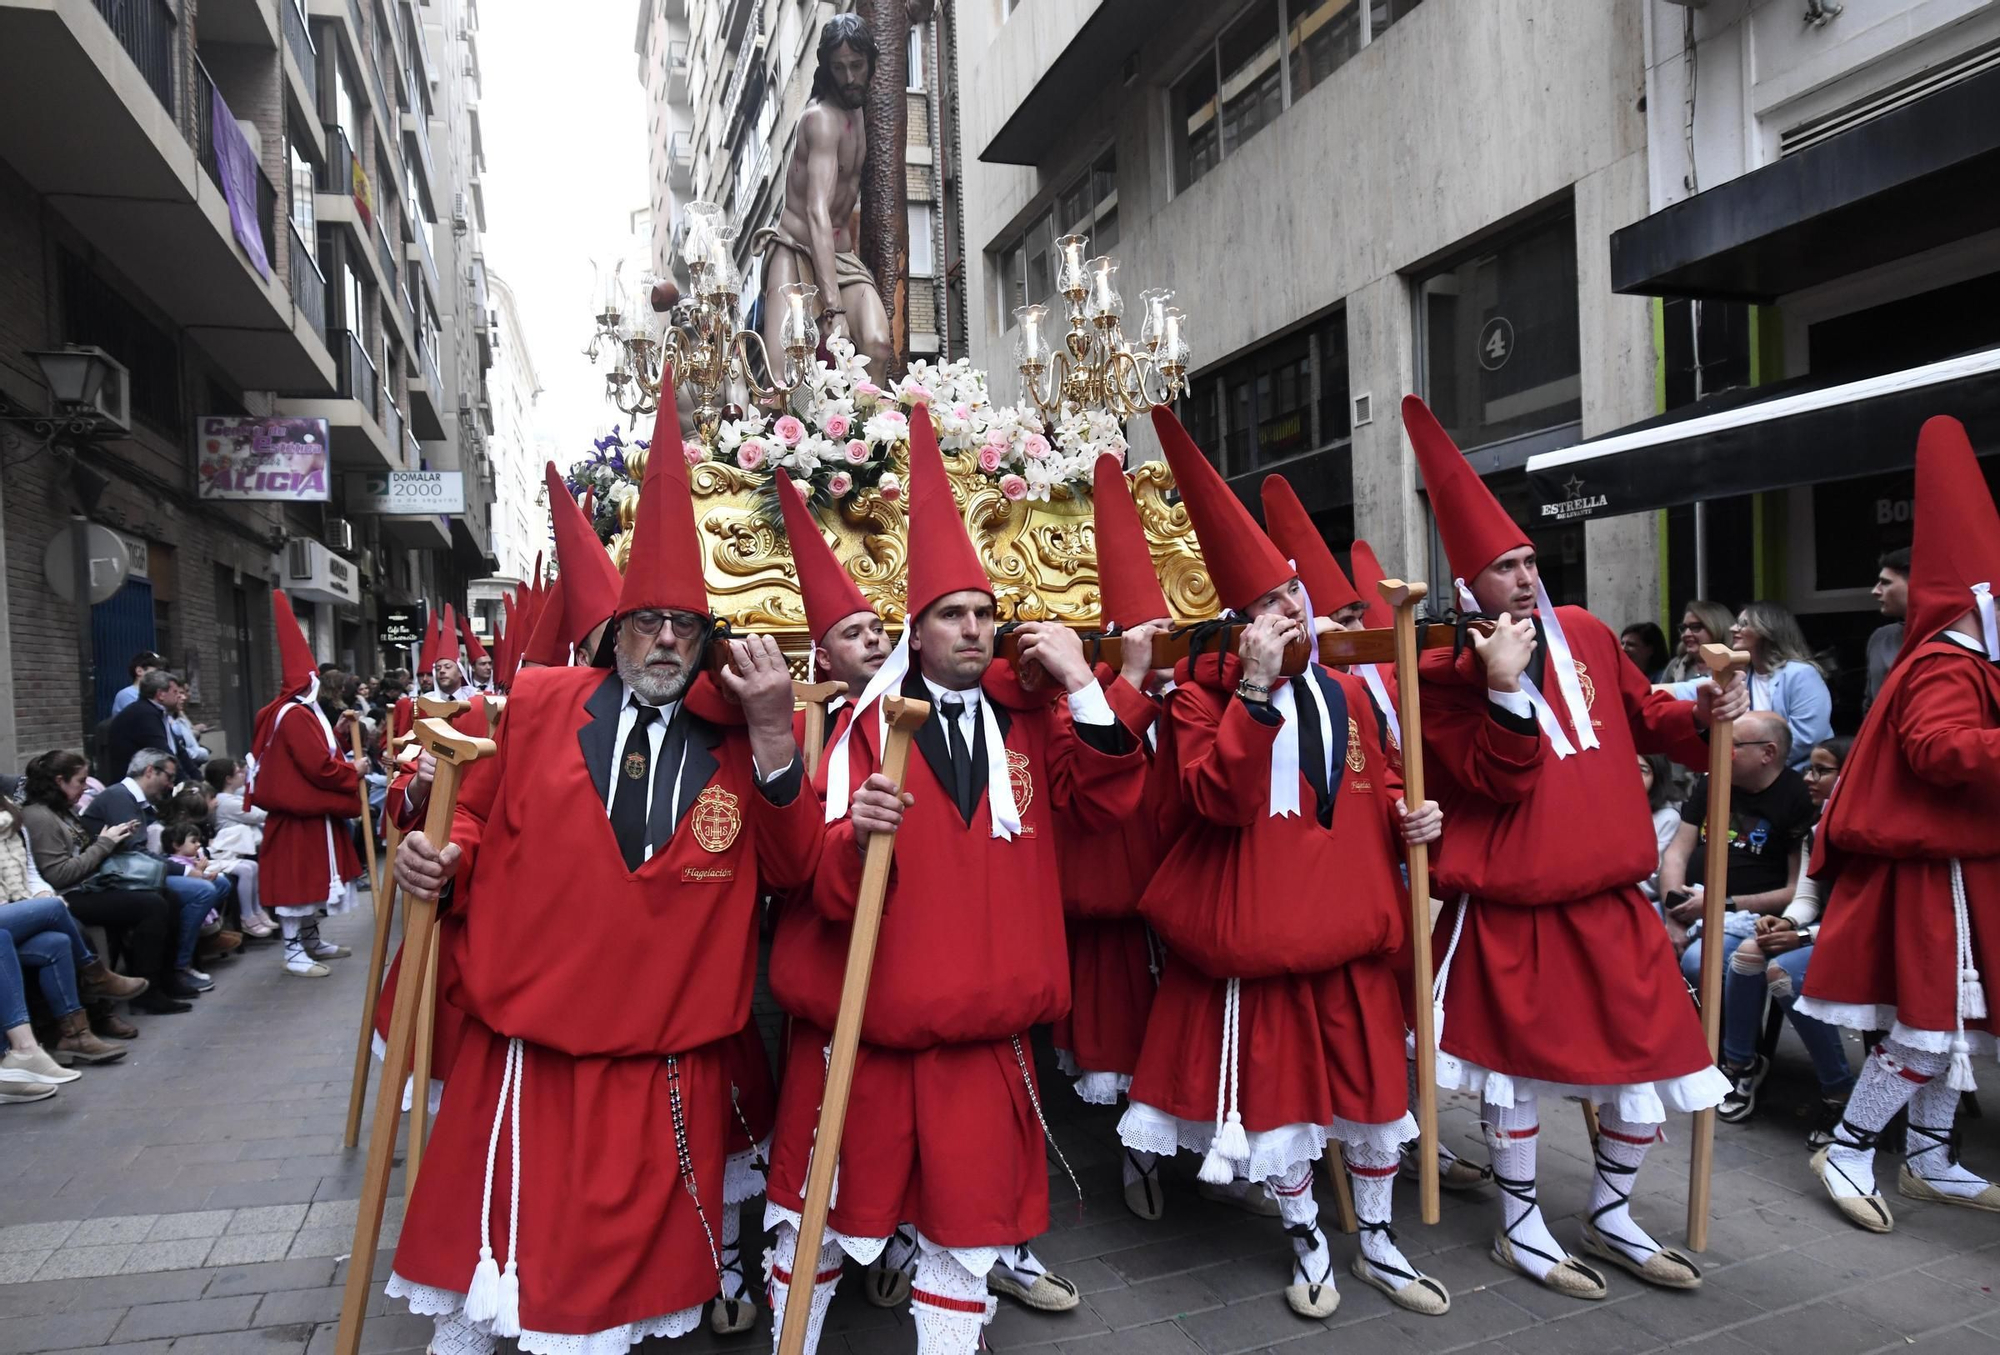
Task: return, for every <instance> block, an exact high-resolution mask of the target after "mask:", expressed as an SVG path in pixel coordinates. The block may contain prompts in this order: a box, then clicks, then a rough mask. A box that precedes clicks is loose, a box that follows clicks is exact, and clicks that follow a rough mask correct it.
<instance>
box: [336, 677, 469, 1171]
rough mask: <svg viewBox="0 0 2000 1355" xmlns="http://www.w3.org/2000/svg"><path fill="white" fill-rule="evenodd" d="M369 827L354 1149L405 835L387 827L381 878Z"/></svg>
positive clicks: (421, 703)
mask: <svg viewBox="0 0 2000 1355" xmlns="http://www.w3.org/2000/svg"><path fill="white" fill-rule="evenodd" d="M416 706H417V713H418V714H419V715H421V716H423V717H424V718H426V719H438V720H449V719H451V718H452V717H453V716H454V715H457V714H459V713H460V712H462V711H467V710H470V709H472V707H471V705H470V704H469V703H468V702H464V701H447V700H440V699H438V698H436V697H430V696H420V697H418V698H417V701H416ZM415 737H416V735H415V733H414V731H413V732H411V733H409V734H401V735H397V736H396V737H394V738H391V739H390V740H389V747H390V748H392V749H400V748H401V747H402V746H403V745H406V744H408V743H409V742H410V741H411V740H412V739H414V738H415ZM360 751H361V727H360V726H359V725H356V726H355V752H356V753H359V752H360ZM361 813H362V819H363V821H364V822H367V819H368V789H367V784H366V783H365V782H364V783H363V784H362V790H361ZM368 828H369V831H368V832H366V833H364V834H363V837H364V839H365V840H366V842H367V843H368V887H369V889H370V891H371V893H370V895H369V902H370V903H371V904H372V905H373V906H374V909H375V937H374V940H373V942H372V943H371V944H370V946H369V948H368V979H367V982H366V983H365V984H364V985H363V987H362V990H361V1031H360V1033H359V1034H358V1035H357V1036H356V1037H355V1041H354V1078H353V1081H352V1083H351V1084H350V1085H349V1087H348V1090H347V1132H346V1137H345V1138H344V1139H343V1140H342V1143H343V1144H344V1145H345V1146H346V1147H349V1148H352V1147H354V1146H355V1145H356V1144H357V1143H359V1142H360V1141H361V1109H362V1106H363V1105H364V1104H365V1103H366V1101H367V1099H368V1064H369V1061H370V1059H371V1058H372V1056H373V1054H374V1044H375V1040H374V1036H375V1003H376V1000H377V999H378V998H380V997H381V995H382V974H383V971H384V970H385V969H387V967H388V964H389V928H390V926H391V925H392V923H393V919H394V916H395V912H396V908H395V900H396V878H395V870H396V844H397V843H398V842H400V841H401V840H402V836H403V835H402V834H401V833H399V832H397V831H396V825H394V824H393V823H392V824H390V825H389V826H388V835H389V841H388V847H389V852H388V857H387V859H386V860H385V861H384V862H383V866H382V870H381V872H380V873H379V874H378V873H377V872H376V868H375V835H374V832H373V828H374V825H373V824H372V823H369V824H368Z"/></svg>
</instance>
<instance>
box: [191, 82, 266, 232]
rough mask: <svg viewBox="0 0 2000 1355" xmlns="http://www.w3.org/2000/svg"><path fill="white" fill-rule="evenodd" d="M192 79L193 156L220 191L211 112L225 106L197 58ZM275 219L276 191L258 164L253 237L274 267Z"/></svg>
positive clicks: (213, 113)
mask: <svg viewBox="0 0 2000 1355" xmlns="http://www.w3.org/2000/svg"><path fill="white" fill-rule="evenodd" d="M194 79H195V99H196V102H197V107H196V108H195V113H194V118H195V127H196V129H197V133H198V135H197V137H196V147H195V151H196V156H197V158H198V159H200V161H201V167H202V169H203V170H205V171H207V173H208V177H209V181H210V182H211V183H213V184H214V185H215V186H216V187H217V188H222V187H223V183H222V161H221V160H220V159H218V158H217V156H216V150H215V118H216V112H215V110H216V107H217V105H218V104H220V105H221V107H222V108H223V109H224V110H225V111H227V109H228V107H229V106H228V104H226V103H223V102H222V101H221V100H219V99H217V98H216V95H215V81H214V80H213V79H212V78H211V77H210V76H209V73H208V67H206V66H204V65H202V64H201V59H200V58H199V57H197V58H196V59H195V63H194ZM277 220H278V190H277V188H275V187H274V186H273V185H272V183H271V176H270V175H268V174H266V173H265V172H264V167H263V166H262V165H258V166H257V234H258V235H259V236H260V237H261V239H262V242H263V245H264V259H265V261H266V262H268V263H273V264H274V265H275V261H276V259H277V257H278V234H277V229H278V228H277Z"/></svg>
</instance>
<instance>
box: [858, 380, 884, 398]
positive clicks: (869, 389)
mask: <svg viewBox="0 0 2000 1355" xmlns="http://www.w3.org/2000/svg"><path fill="white" fill-rule="evenodd" d="M854 393H855V394H856V395H880V394H881V393H882V388H881V387H880V386H878V385H876V384H875V383H874V382H873V381H863V382H861V383H860V384H858V385H856V386H855V388H854Z"/></svg>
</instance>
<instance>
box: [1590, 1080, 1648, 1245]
mask: <svg viewBox="0 0 2000 1355" xmlns="http://www.w3.org/2000/svg"><path fill="white" fill-rule="evenodd" d="M1659 1136H1660V1127H1659V1126H1658V1125H1652V1124H1634V1123H1631V1122H1629V1121H1626V1120H1621V1119H1619V1118H1618V1116H1617V1114H1616V1113H1615V1111H1614V1110H1613V1109H1612V1108H1611V1107H1610V1106H1599V1107H1598V1109H1597V1169H1596V1171H1595V1172H1594V1173H1593V1174H1592V1176H1591V1178H1590V1223H1591V1226H1592V1227H1593V1228H1595V1229H1597V1232H1598V1236H1600V1237H1602V1238H1603V1239H1604V1240H1605V1241H1606V1242H1607V1243H1609V1244H1610V1245H1612V1246H1614V1247H1616V1248H1618V1250H1619V1251H1621V1252H1623V1253H1625V1255H1627V1256H1629V1257H1631V1258H1632V1259H1633V1260H1634V1261H1636V1262H1638V1263H1639V1264H1640V1265H1644V1264H1645V1263H1646V1262H1647V1261H1649V1260H1651V1259H1652V1257H1653V1254H1654V1253H1655V1252H1657V1251H1659V1250H1660V1244H1659V1243H1658V1242H1655V1241H1654V1240H1653V1238H1652V1237H1651V1235H1650V1234H1648V1233H1647V1232H1646V1230H1645V1229H1644V1228H1641V1227H1640V1226H1639V1225H1638V1224H1637V1223H1635V1222H1633V1220H1632V1210H1631V1202H1632V1187H1633V1184H1634V1183H1635V1182H1636V1181H1637V1180H1638V1178H1639V1164H1640V1163H1642V1162H1644V1161H1645V1160H1646V1150H1647V1149H1648V1148H1651V1147H1652V1146H1653V1143H1654V1140H1656V1139H1658V1138H1659Z"/></svg>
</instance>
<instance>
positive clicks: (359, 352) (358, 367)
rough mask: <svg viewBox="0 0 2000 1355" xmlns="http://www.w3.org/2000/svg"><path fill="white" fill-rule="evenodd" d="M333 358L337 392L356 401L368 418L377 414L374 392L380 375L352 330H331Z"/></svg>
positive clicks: (379, 381) (377, 406) (378, 406)
mask: <svg viewBox="0 0 2000 1355" xmlns="http://www.w3.org/2000/svg"><path fill="white" fill-rule="evenodd" d="M332 337H333V350H334V358H335V360H336V362H337V363H338V365H339V368H340V371H339V373H338V375H339V378H340V388H339V393H340V395H341V397H342V398H343V399H348V400H359V401H360V402H361V407H362V408H363V409H365V410H367V411H368V417H369V418H371V419H373V418H376V417H378V416H377V414H376V411H377V410H378V409H380V408H381V406H380V404H379V403H378V402H377V400H376V394H377V392H378V390H379V389H380V386H381V377H380V376H379V375H378V374H377V373H376V371H375V364H374V363H373V362H371V361H369V358H368V350H367V349H366V348H365V347H363V346H362V343H361V340H360V339H359V338H357V337H356V336H355V334H354V332H353V331H352V330H347V329H337V330H335V331H334V332H333V336H332Z"/></svg>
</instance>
